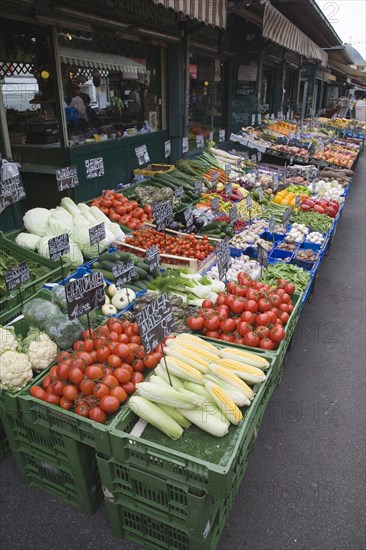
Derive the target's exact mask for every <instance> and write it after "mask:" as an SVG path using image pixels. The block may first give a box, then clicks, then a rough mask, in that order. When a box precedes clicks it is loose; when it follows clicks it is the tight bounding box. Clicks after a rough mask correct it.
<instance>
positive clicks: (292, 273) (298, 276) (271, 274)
mask: <svg viewBox="0 0 366 550" xmlns="http://www.w3.org/2000/svg"><path fill="white" fill-rule="evenodd" d="M281 279H284V280H286V281H289V282H291V283H293V284H294V285H295V287H296V290H298V291H302V292H303V291H304V290H306V288H307V287H308V285H309V281H310V274H309V273H308V272H307V271H305V270H304V269H303V268H302V267H298V266H297V265H293V264H286V263H277V264H272V265H269V266H268V267H266V268H263V270H262V277H261V281H262V282H263V283H265V284H268V285H270V286H274V285H277V282H278V281H279V280H281Z"/></svg>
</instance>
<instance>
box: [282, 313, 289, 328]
mask: <svg viewBox="0 0 366 550" xmlns="http://www.w3.org/2000/svg"><path fill="white" fill-rule="evenodd" d="M289 318H290V316H289V314H288V313H287V312H286V311H284V312H283V313H281V315H280V319H281V321H282V323H283V324H284V325H285V324H286V323H287V321H288V320H289Z"/></svg>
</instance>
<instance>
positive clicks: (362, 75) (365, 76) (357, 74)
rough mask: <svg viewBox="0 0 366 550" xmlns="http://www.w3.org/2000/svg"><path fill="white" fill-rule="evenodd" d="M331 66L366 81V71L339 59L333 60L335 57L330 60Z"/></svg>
mask: <svg viewBox="0 0 366 550" xmlns="http://www.w3.org/2000/svg"><path fill="white" fill-rule="evenodd" d="M329 66H330V67H332V68H333V69H336V70H337V71H339V72H341V73H343V74H344V75H346V76H350V77H351V78H357V79H358V80H361V81H362V80H365V81H366V71H365V72H364V71H359V70H358V69H354V68H353V67H349V66H348V65H343V63H338V62H337V61H333V59H330V60H329Z"/></svg>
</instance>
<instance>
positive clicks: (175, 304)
mask: <svg viewBox="0 0 366 550" xmlns="http://www.w3.org/2000/svg"><path fill="white" fill-rule="evenodd" d="M187 290H189V289H187ZM159 294H160V292H158V291H156V292H154V291H153V292H147V293H146V294H143V295H142V296H140V297H139V298H137V300H136V301H135V303H134V307H133V313H132V314H131V315H132V319H133V320H134V318H135V317H134V315H135V314H136V313H138V312H139V311H141V310H142V309H143V308H144V307H146V305H147V304H149V303H150V302H152V301H153V300H155V299H156V298H157V297H158V296H159ZM193 300H194V301H195V300H196V298H193ZM169 301H170V307H171V310H172V313H173V317H174V331H175V332H185V331H186V320H187V318H188V317H189V316H190V315H192V313H194V312H195V311H196V309H197V308H195V307H194V306H193V305H188V298H187V297H186V295H185V293H184V292H182V295H181V296H178V294H176V293H174V291H173V293H171V294H169ZM130 320H131V319H130Z"/></svg>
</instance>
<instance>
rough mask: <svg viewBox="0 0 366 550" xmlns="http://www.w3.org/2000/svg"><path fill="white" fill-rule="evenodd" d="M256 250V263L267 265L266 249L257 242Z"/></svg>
mask: <svg viewBox="0 0 366 550" xmlns="http://www.w3.org/2000/svg"><path fill="white" fill-rule="evenodd" d="M257 246H258V252H257V261H258V263H259V264H260V265H261V266H263V267H267V266H268V250H266V249H265V248H263V246H262V245H260V244H258V245H257Z"/></svg>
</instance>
